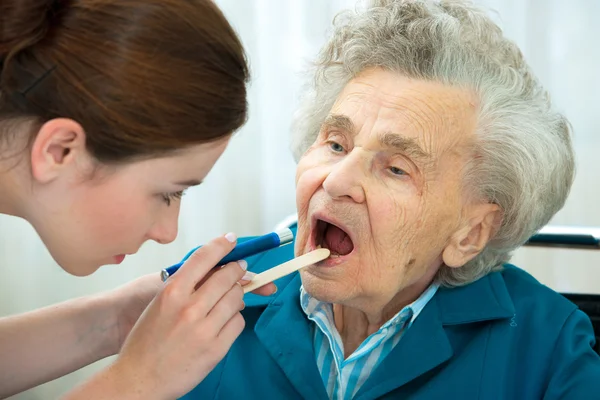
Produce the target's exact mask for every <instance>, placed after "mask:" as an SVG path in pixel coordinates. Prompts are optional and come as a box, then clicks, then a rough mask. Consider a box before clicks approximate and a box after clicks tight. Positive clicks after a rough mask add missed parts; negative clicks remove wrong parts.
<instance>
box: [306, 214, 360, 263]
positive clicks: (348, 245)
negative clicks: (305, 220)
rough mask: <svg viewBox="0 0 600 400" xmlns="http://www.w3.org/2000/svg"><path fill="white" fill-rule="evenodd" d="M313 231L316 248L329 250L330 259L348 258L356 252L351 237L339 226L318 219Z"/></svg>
mask: <svg viewBox="0 0 600 400" xmlns="http://www.w3.org/2000/svg"><path fill="white" fill-rule="evenodd" d="M313 229H315V232H314V233H313V234H314V240H315V247H317V248H326V249H329V251H330V252H331V256H330V257H342V256H347V255H348V254H350V253H352V251H353V250H354V243H353V242H352V239H351V238H350V235H348V233H347V232H346V231H345V230H343V229H342V228H340V227H339V226H336V225H334V224H332V223H330V222H327V221H323V220H322V219H317V220H316V224H315V226H314V228H313Z"/></svg>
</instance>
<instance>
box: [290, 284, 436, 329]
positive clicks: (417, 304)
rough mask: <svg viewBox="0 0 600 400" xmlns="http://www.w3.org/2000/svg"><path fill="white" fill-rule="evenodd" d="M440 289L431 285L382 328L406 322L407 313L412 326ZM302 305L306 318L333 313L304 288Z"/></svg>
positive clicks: (301, 291) (301, 287) (301, 298)
mask: <svg viewBox="0 0 600 400" xmlns="http://www.w3.org/2000/svg"><path fill="white" fill-rule="evenodd" d="M438 288H439V284H437V283H435V282H434V283H432V284H431V285H429V287H428V288H427V289H425V291H424V292H423V293H421V295H420V296H419V298H417V299H416V300H415V301H413V302H412V303H410V304H409V305H407V306H406V307H404V308H402V310H400V311H398V313H396V314H395V315H394V316H393V317H392V318H390V319H389V320H388V321H386V322H385V323H384V324H383V325H382V327H381V328H387V327H390V326H392V325H396V324H398V323H401V322H405V321H404V319H403V316H404V315H406V312H409V311H410V312H411V314H412V317H411V319H410V321H408V325H409V326H410V325H411V324H412V323H413V321H414V320H415V319H416V318H417V317H418V316H419V314H420V313H421V311H423V308H425V306H426V305H427V303H428V302H429V300H431V298H432V297H433V296H434V295H435V293H436V292H437V290H438ZM300 305H301V307H302V310H303V311H304V313H305V314H306V316H308V317H309V318H310V317H311V316H313V315H314V314H315V313H317V312H325V313H328V312H331V311H330V310H331V304H330V303H324V302H322V301H320V300H317V299H315V298H314V297H312V296H311V295H310V294H308V293H307V292H306V291H305V290H304V286H300ZM332 314H333V313H332Z"/></svg>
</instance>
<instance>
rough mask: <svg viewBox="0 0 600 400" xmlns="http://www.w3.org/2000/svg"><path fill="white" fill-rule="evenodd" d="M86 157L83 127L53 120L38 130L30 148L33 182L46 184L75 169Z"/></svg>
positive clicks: (60, 119) (71, 122)
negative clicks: (80, 160) (78, 160)
mask: <svg viewBox="0 0 600 400" xmlns="http://www.w3.org/2000/svg"><path fill="white" fill-rule="evenodd" d="M85 154H86V149H85V132H84V130H83V127H82V126H81V125H80V124H78V123H77V122H75V121H73V120H72V119H68V118H56V119H52V120H50V121H48V122H46V123H44V124H43V125H42V126H41V128H40V129H39V131H38V133H37V136H36V137H35V139H34V141H33V145H32V146H31V171H32V175H33V179H34V180H36V181H38V182H40V183H48V182H50V181H52V180H54V179H56V178H57V177H58V176H59V175H61V174H63V173H65V172H66V171H67V170H69V169H72V168H74V167H75V166H76V165H75V164H76V161H77V158H78V157H81V156H82V155H85Z"/></svg>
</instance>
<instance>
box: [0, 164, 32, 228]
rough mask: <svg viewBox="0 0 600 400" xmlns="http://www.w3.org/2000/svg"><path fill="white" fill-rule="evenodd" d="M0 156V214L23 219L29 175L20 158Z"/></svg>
mask: <svg viewBox="0 0 600 400" xmlns="http://www.w3.org/2000/svg"><path fill="white" fill-rule="evenodd" d="M2 157H4V156H3V154H0V214H7V215H13V216H16V217H22V218H25V214H26V212H25V210H26V204H27V196H25V193H26V191H27V188H28V185H30V181H31V180H30V174H29V171H27V168H26V165H25V163H24V162H22V160H21V159H20V158H17V157H8V158H2Z"/></svg>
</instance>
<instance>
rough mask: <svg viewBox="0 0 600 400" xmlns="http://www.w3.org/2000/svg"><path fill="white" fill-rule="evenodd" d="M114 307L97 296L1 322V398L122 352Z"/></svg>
mask: <svg viewBox="0 0 600 400" xmlns="http://www.w3.org/2000/svg"><path fill="white" fill-rule="evenodd" d="M116 337H117V326H116V319H115V317H114V312H113V310H112V304H111V303H110V300H109V299H108V298H106V297H101V296H93V297H86V298H80V299H74V300H71V301H68V302H65V303H61V304H57V305H54V306H50V307H47V308H44V309H40V310H36V311H32V312H29V313H26V314H22V315H17V316H11V317H6V318H1V319H0V398H4V397H6V396H9V395H12V394H15V393H19V392H21V391H23V390H26V389H29V388H32V387H34V386H37V385H39V384H42V383H44V382H48V381H50V380H53V379H56V378H58V377H61V376H63V375H66V374H68V373H70V372H72V371H75V370H77V369H79V368H81V367H83V366H86V365H88V364H91V363H92V362H94V361H97V360H100V359H102V358H105V357H107V356H110V355H112V354H115V353H116V352H117V349H118V345H117V344H116V343H117V339H116Z"/></svg>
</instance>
